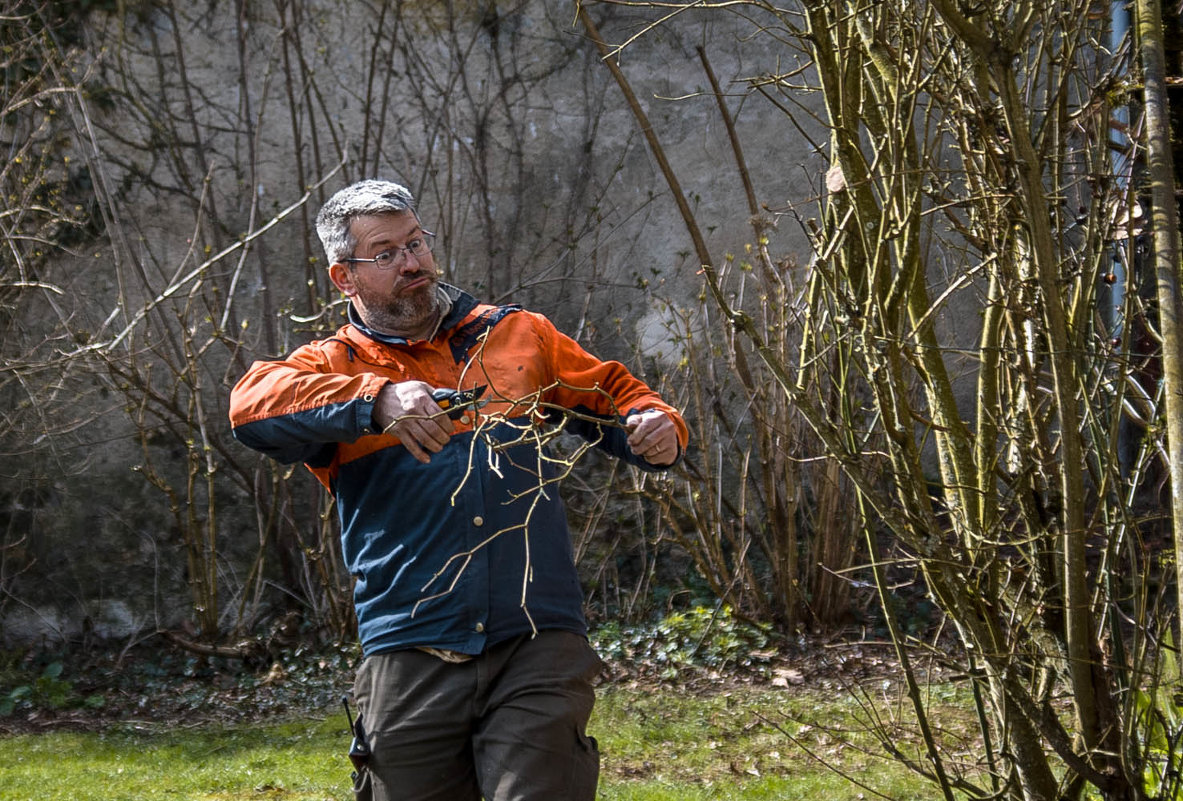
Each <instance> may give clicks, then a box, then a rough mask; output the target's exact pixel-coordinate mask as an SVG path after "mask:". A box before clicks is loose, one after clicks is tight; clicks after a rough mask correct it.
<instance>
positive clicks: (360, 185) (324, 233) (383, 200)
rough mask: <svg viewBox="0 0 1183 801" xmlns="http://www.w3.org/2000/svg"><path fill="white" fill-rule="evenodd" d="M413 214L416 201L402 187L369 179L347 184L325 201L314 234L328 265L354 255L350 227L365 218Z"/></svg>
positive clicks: (355, 243)
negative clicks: (401, 213) (323, 251)
mask: <svg viewBox="0 0 1183 801" xmlns="http://www.w3.org/2000/svg"><path fill="white" fill-rule="evenodd" d="M399 211H409V212H411V213H412V214H415V216H416V217H418V216H419V215H418V214H417V213H416V212H415V198H414V196H413V195H412V194H411V191H410V190H409V189H407V188H406V187H405V186H402V185H400V184H396V183H393V182H391V181H380V180H375V179H369V180H365V181H358V182H357V183H355V184H350V185H349V186H347V187H345V188H344V189H342V190H340V191H339V192H337V194H335V195H333V196H332V197H331V198H329V199H328V202H327V203H325V204H324V206H323V207H321V210H320V213H319V214H317V215H316V233H317V235H319V236H320V243H321V244H322V245H323V246H324V249H325V256H327V257H328V259H329V264H335V263H336V262H339V261H343V260H345V259H347V258H349V257H351V256H352V255H353V251H354V249H356V248H357V240H356V239H355V238H354V236H353V233H352V232H351V231H350V230H349V227H350V226H351V225H352V224H353V221H354V220H355V219H356V218H358V217H362V216H365V215H367V214H387V213H392V212H399Z"/></svg>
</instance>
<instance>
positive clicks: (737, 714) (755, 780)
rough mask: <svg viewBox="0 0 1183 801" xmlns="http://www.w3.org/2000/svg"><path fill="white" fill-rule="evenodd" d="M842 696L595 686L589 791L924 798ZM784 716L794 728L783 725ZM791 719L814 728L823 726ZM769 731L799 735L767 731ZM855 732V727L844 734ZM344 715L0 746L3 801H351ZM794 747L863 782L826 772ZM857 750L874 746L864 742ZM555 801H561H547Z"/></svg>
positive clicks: (651, 797) (921, 787) (623, 797)
mask: <svg viewBox="0 0 1183 801" xmlns="http://www.w3.org/2000/svg"><path fill="white" fill-rule="evenodd" d="M853 708H854V707H853V701H852V700H851V699H850V698H849V697H847V696H846V695H845V694H844V693H841V692H831V693H829V694H828V695H825V694H820V693H812V692H810V693H801V692H797V691H795V692H793V693H791V694H786V693H783V692H778V691H777V690H776V689H774V688H768V689H759V690H748V689H734V690H731V691H729V692H725V693H723V692H719V693H713V694H706V695H693V694H689V693H685V692H681V691H678V690H664V689H654V688H645V689H635V690H630V689H625V688H620V687H609V688H606V689H604V690H602V691H601V694H600V703H599V705H598V707H597V712H596V716H595V718H594V720H593V726H592V732H591V733H592V734H593V735H594V736H595V737H596V738H597V739H598V740H599V742H600V746H601V750H602V752H603V772H602V775H601V781H600V797H601V798H603V799H610V800H611V801H658V800H659V799H669V800H670V801H673V799H678V801H694V800H695V799H704V800H705V799H711V800H712V801H715V800H716V799H719V800H722V801H726V800H727V799H793V801H855V800H856V799H864V798H865V799H872V798H875V797H877V796H876V793H881V794H882V795H883V796H886V797H888V798H896V799H900V800H901V801H904V800H905V799H906V800H907V801H923V800H924V799H929V798H936V795H937V794H936V793H934V792H933V791H932V790H931V788H929V787H928V786H926V785H925V784H924V783H923V782H921V781H919V780H916V779H914V778H913V777H911V776H910V775H909V774H907V773H906V772H905V771H904V770H903V769H902V768H900V767H898V766H896V765H895V764H894V763H891V762H888V761H884V760H882V759H880V758H878V757H874V756H871V755H869V754H868V753H864V752H863V751H862V750H861V748H860V747H859V744H860V743H861V744H864V745H867V746H871V743H870V741H869V740H868V739H867V738H866V737H864V736H855V737H853V738H851V739H853V741H854V743H855V745H850V744H848V743H845V742H844V740H846V739H848V738H847V737H846V735H845V734H843V733H842V732H839V731H838V729H842V728H843V727H846V732H847V733H850V732H851V731H852V730H853V729H854V728H855V727H853V726H851V721H850V714H851V712H852V710H853ZM786 711H788V712H790V714H791V717H792V719H793V720H790V719H789V718H785V717H782V714H783V713H784V712H786ZM800 720H818V721H823V720H824V721H826V722H827V725H826V726H821V727H819V726H813V725H806V724H802V723H800V722H794V721H800ZM769 721H773V722H776V723H778V724H779V725H781V726H782V728H784V730H785V731H786V732H789V733H791V734H793V735H794V737H795V738H796V739H797V743H796V744H795V743H794V742H793V741H792V740H791V739H790V738H789V737H788V736H786V734H785V733H782V732H780V731H777V730H776V729H775V728H774V727H773V726H771V725H769ZM856 734H857V732H856ZM347 745H348V735H347V732H346V726H345V722H344V715H343V714H338V713H335V712H326V713H325V716H324V717H323V718H305V719H302V720H300V721H298V722H293V721H287V722H282V723H277V722H269V723H262V724H257V725H235V726H230V727H222V726H217V727H215V726H212V725H204V726H195V727H193V728H185V727H183V726H176V725H171V726H167V727H166V726H162V725H159V724H152V723H148V722H144V723H140V724H135V723H124V724H119V725H118V726H116V727H114V728H110V729H108V730H106V731H104V732H101V733H100V732H88V733H77V732H60V731H59V732H51V733H45V734H36V735H20V736H9V737H3V738H0V799H3V801H17V800H18V799H19V800H20V801H24V799H29V800H30V801H33V800H34V799H35V800H36V801H53V800H54V799H58V800H60V801H123V799H128V800H129V801H135V800H137V799H153V798H167V799H193V800H194V801H197V800H199V799H200V800H202V801H205V800H207V799H208V800H209V801H213V800H215V799H217V800H218V801H221V800H222V799H234V800H235V801H238V800H240V799H241V800H244V801H245V799H282V800H283V801H326V800H327V799H334V800H336V799H341V800H342V801H344V800H345V799H350V798H352V795H351V793H350V792H349V784H348V775H349V770H350V768H349V764H348V761H347V760H346V758H345V756H344V750H345V749H346V747H347ZM805 749H808V750H809V751H811V752H813V753H814V754H815V755H816V756H817V757H820V758H821V759H824V760H826V761H829V762H832V763H833V764H834V765H835V766H838V767H840V768H841V770H843V771H846V772H848V773H849V774H850V775H851V776H853V777H856V778H857V779H858V780H859V781H860V782H865V783H866V785H867V787H860V786H858V785H857V784H855V783H852V782H851V781H849V780H847V779H844V778H842V777H841V776H839V775H837V774H836V773H835V772H833V771H831V770H828V769H826V768H825V767H823V766H822V765H821V764H819V762H818V761H817V760H816V759H813V758H810V757H809V756H808V755H807V754H806V753H805ZM868 751H874V749H873V748H871V747H869V748H868ZM556 801H561V800H556Z"/></svg>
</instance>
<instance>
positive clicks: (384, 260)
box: [374, 250, 394, 264]
mask: <svg viewBox="0 0 1183 801" xmlns="http://www.w3.org/2000/svg"><path fill="white" fill-rule="evenodd" d="M392 259H394V256H392V255H390V251H388V250H384V251H382V252H381V253H379V254H378V255H377V256H375V257H374V261H376V262H378V263H379V264H390V262H391V260H392Z"/></svg>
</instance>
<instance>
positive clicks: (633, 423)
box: [625, 410, 678, 465]
mask: <svg viewBox="0 0 1183 801" xmlns="http://www.w3.org/2000/svg"><path fill="white" fill-rule="evenodd" d="M625 426H626V427H627V428H628V430H629V436H628V445H629V448H630V449H631V450H632V452H633V453H635V454H636V455H637V456H640V457H641V458H642V459H644V460H645V461H647V462H649V463H650V464H655V465H668V464H673V462H674V460H676V459H677V458H678V430H677V428H676V427H675V426H674V422H673V420H671V419H670V418H669V416H668V415H666V414H664V413H662V412H659V411H656V410H653V411H648V412H642V413H640V414H634V415H631V416H630V417H629V418H628V419H627V420H626V421H625Z"/></svg>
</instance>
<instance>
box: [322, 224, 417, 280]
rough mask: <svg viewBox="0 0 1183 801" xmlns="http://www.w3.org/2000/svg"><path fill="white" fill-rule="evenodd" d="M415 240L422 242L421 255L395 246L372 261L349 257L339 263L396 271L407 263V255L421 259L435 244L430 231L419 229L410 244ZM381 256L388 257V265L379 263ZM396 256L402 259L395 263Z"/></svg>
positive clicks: (406, 248)
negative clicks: (368, 265)
mask: <svg viewBox="0 0 1183 801" xmlns="http://www.w3.org/2000/svg"><path fill="white" fill-rule="evenodd" d="M415 239H421V240H423V244H424V250H423V252H422V253H416V252H415V251H414V250H413V249H412V247H411V246H410V245H395V246H394V247H390V248H386V249H385V250H383V251H382V252H381V253H379V254H377V255H376V256H374V258H372V259H359V258H356V257H353V256H351V257H350V258H348V259H342V260H341V261H343V262H345V263H346V264H372V265H374V267H376V268H377V269H379V270H397V269H398V268H399V267H401V266H403V265H404V264H406V263H407V254H410V255H412V256H414V257H415V258H416V259H421V258H423V257H424V256H426V255H427V254H428V253H430V252H431V249H432V247H433V244H432V243H433V242H435V234H434V233H432V232H431V231H427V230H424V229H422V228H421V229H419V235H418V236H416V237H415V238H414V239H412V240H411V242H414V241H415ZM383 256H389V257H390V263H389V265H383V263H382V262H381V261H380V259H381V258H382V257H383ZM398 256H402V259H400V260H399V261H395V259H396V258H398Z"/></svg>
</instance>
